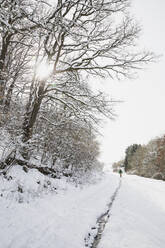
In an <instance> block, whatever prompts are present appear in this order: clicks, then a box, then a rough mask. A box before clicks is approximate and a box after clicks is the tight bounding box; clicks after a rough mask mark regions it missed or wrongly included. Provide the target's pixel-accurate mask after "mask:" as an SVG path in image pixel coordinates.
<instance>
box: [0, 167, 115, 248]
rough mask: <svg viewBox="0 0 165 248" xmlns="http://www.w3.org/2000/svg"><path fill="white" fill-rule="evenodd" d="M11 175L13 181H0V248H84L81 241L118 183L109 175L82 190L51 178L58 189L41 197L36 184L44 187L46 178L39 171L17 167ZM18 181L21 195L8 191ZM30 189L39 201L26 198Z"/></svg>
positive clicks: (103, 209) (43, 193)
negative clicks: (21, 191) (21, 189)
mask: <svg viewBox="0 0 165 248" xmlns="http://www.w3.org/2000/svg"><path fill="white" fill-rule="evenodd" d="M10 175H12V177H13V182H12V180H11V181H7V180H6V179H3V180H2V181H1V182H0V194H1V192H2V193H3V195H4V196H3V197H1V199H0V200H1V201H0V248H8V247H11V248H45V247H47V248H54V247H57V248H67V247H72V248H82V247H84V246H85V242H84V238H85V237H86V235H87V234H88V232H89V231H90V229H91V227H92V226H94V225H95V224H96V219H97V218H98V217H99V216H100V214H101V213H102V212H103V211H105V210H106V209H107V204H108V203H109V201H110V196H111V195H112V194H113V193H114V191H115V189H116V186H117V185H118V181H119V178H118V176H114V175H112V174H108V173H106V174H104V175H103V176H102V178H100V179H97V180H95V182H94V184H88V185H84V186H81V187H75V186H74V185H72V184H70V183H67V182H66V180H64V179H62V180H55V179H52V180H54V185H55V184H56V188H57V190H56V191H55V192H54V193H53V192H51V193H48V192H45V191H43V192H42V194H41V188H40V190H39V189H37V187H39V186H40V185H39V186H38V184H37V183H36V182H37V181H38V180H40V181H41V184H42V185H43V182H44V181H46V179H45V178H44V176H42V175H41V174H40V173H39V172H35V171H34V170H32V172H29V173H25V172H24V171H23V170H20V169H19V168H18V167H17V166H16V167H14V168H13V171H11V172H10ZM19 177H20V179H19V180H18V178H19ZM42 177H43V178H42ZM28 179H29V181H28ZM4 180H5V181H4ZM18 181H19V183H20V184H21V185H22V187H23V193H22V194H21V193H20V192H16V190H15V191H14V192H10V188H12V189H13V188H15V189H16V188H17V185H18ZM11 182H12V183H11ZM9 184H11V187H9ZM52 184H53V183H52ZM14 185H15V186H14ZM32 190H34V192H35V193H36V194H37V192H38V198H37V197H34V198H32V196H33V194H32V196H31V198H30V197H29V194H30V192H32ZM43 190H44V188H43ZM5 192H8V194H7V193H5ZM11 194H13V195H14V196H13V197H11ZM18 194H19V195H22V198H23V199H22V201H19V200H18V201H17V199H18V197H16V196H17V195H18ZM8 195H10V197H8ZM29 199H30V200H29ZM19 202H21V203H19Z"/></svg>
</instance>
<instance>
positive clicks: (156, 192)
mask: <svg viewBox="0 0 165 248" xmlns="http://www.w3.org/2000/svg"><path fill="white" fill-rule="evenodd" d="M110 247H112V248H132V247H134V248H164V247H165V182H163V181H157V180H152V179H147V178H142V177H137V176H126V175H125V176H124V178H123V180H122V186H121V189H120V191H119V194H118V195H117V197H116V200H115V202H114V204H113V207H112V210H111V217H110V219H109V222H108V224H107V225H106V228H105V230H104V233H103V236H102V240H101V242H100V244H99V246H98V248H110Z"/></svg>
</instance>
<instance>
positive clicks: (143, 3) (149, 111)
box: [101, 0, 165, 163]
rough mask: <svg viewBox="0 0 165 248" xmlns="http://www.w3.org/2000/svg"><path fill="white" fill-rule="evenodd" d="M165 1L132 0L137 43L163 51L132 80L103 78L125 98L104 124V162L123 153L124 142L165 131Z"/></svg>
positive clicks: (109, 89)
mask: <svg viewBox="0 0 165 248" xmlns="http://www.w3.org/2000/svg"><path fill="white" fill-rule="evenodd" d="M164 11H165V1H164V0H157V1H156V0H132V14H133V15H134V17H135V18H136V19H137V20H138V21H139V22H140V24H141V26H142V33H141V37H140V40H139V43H140V46H141V47H143V48H146V49H149V50H152V51H154V52H155V53H156V54H162V55H163V56H162V57H161V58H160V59H159V60H160V61H159V62H157V63H154V64H152V65H151V64H150V65H148V66H146V67H145V69H144V70H142V71H139V73H138V78H137V79H135V80H124V81H122V82H116V81H115V82H114V81H111V80H106V82H104V87H105V89H106V91H107V92H109V94H110V95H111V96H113V97H114V98H116V99H121V100H124V103H122V104H120V105H119V106H117V107H116V108H115V110H116V113H117V114H118V117H117V118H116V121H114V122H112V121H109V122H108V123H107V125H106V126H105V127H104V130H103V134H104V137H103V138H101V143H102V147H101V149H102V154H101V160H103V161H105V162H106V163H112V162H114V161H119V160H120V159H122V158H123V157H124V152H125V149H126V147H127V146H129V145H131V144H133V143H138V144H139V143H140V144H146V143H147V142H148V141H149V140H151V139H152V138H155V137H156V136H160V135H162V134H165V57H164V53H165V14H164V13H165V12H164Z"/></svg>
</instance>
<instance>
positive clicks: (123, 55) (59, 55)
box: [23, 0, 153, 141]
mask: <svg viewBox="0 0 165 248" xmlns="http://www.w3.org/2000/svg"><path fill="white" fill-rule="evenodd" d="M128 3H129V1H128V0H118V1H114V0H111V1H106V0H97V1H91V0H86V1H82V0H74V1H66V0H63V1H62V0H59V1H57V4H56V6H53V7H50V8H49V11H48V12H47V13H46V15H45V19H44V24H42V25H40V29H42V27H44V28H43V29H42V33H43V36H42V37H43V49H42V56H44V58H46V59H47V61H48V62H49V64H51V65H52V66H53V72H52V74H53V75H52V78H51V79H50V80H46V79H42V80H40V81H39V80H38V81H37V83H36V84H35V85H34V84H33V86H34V87H35V88H36V89H35V90H33V92H38V93H37V94H36V93H34V95H33V97H32V96H31V97H30V98H29V102H28V105H27V106H28V107H27V112H26V114H25V121H24V124H23V131H24V134H23V140H24V141H28V139H29V138H30V137H31V133H32V130H33V126H34V124H35V121H36V118H37V115H38V111H39V109H40V106H41V103H42V100H43V99H44V98H45V97H48V98H50V97H51V99H53V97H54V96H50V95H49V94H47V93H48V92H50V91H55V92H59V91H60V90H61V89H59V88H57V87H55V86H53V84H52V81H53V82H54V84H59V81H60V80H61V82H62V81H63V79H64V78H67V77H68V75H69V76H70V75H78V76H80V75H81V76H84V75H88V74H90V75H97V76H105V75H106V74H107V75H109V76H110V77H112V78H113V77H117V78H118V77H120V76H124V77H125V76H129V75H130V73H131V72H132V70H133V69H138V68H140V67H141V65H142V64H144V63H146V62H149V61H150V60H152V58H153V55H152V54H151V53H148V52H137V51H136V49H135V48H134V49H133V47H134V45H135V43H134V41H135V40H136V38H137V37H138V33H139V27H138V26H137V25H136V24H135V22H134V21H133V20H131V19H130V18H129V16H128V13H127V8H128ZM117 18H118V19H117ZM65 83H66V80H65ZM61 91H62V90H61ZM63 95H65V96H66V95H67V96H70V99H71V98H72V99H73V98H74V100H76V97H77V96H76V95H75V96H74V94H73V93H72V94H70V92H67V91H63ZM88 96H89V95H88ZM54 100H57V101H58V100H59V99H57V98H56V97H54ZM60 101H61V102H62V99H60ZM77 101H79V102H80V101H81V97H80V95H79V96H78V97H77ZM30 102H33V106H32V105H31V104H30ZM93 103H95V107H96V106H97V109H101V108H100V106H99V101H97V98H95V100H94V101H93ZM64 105H66V103H65V102H64ZM69 105H70V107H71V104H70V103H69ZM29 113H30V114H29ZM104 113H105V112H104Z"/></svg>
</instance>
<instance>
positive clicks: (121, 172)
mask: <svg viewBox="0 0 165 248" xmlns="http://www.w3.org/2000/svg"><path fill="white" fill-rule="evenodd" d="M119 174H120V177H122V174H123V171H122V169H119Z"/></svg>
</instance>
